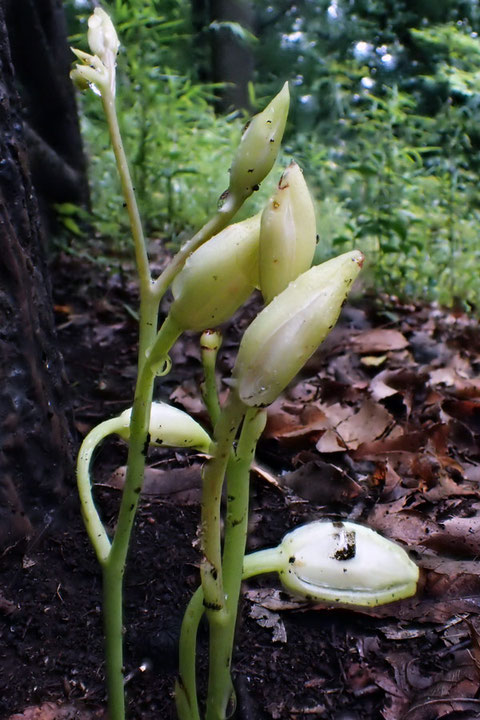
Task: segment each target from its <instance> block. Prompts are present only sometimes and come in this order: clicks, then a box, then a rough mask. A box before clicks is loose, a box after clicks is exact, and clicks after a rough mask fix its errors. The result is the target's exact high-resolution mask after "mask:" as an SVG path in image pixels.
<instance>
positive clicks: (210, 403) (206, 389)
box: [200, 330, 222, 427]
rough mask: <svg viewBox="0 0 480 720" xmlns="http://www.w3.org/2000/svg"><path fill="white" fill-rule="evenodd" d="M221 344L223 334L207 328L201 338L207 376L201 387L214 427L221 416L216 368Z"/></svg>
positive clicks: (204, 369) (203, 362)
mask: <svg viewBox="0 0 480 720" xmlns="http://www.w3.org/2000/svg"><path fill="white" fill-rule="evenodd" d="M221 344H222V336H221V334H220V332H219V331H218V330H205V331H204V332H203V333H202V337H201V338H200V351H201V355H202V365H203V372H204V376H205V378H204V381H203V383H202V388H201V389H202V397H203V402H204V403H205V407H206V408H207V411H208V414H209V416H210V420H211V422H212V425H213V426H214V427H215V425H216V424H217V422H218V418H219V417H220V401H219V399H218V390H217V379H216V377H215V368H216V361H217V355H218V351H219V349H220V346H221Z"/></svg>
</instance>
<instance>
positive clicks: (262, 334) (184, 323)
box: [72, 8, 418, 720]
mask: <svg viewBox="0 0 480 720" xmlns="http://www.w3.org/2000/svg"><path fill="white" fill-rule="evenodd" d="M88 41H89V45H90V49H91V53H85V52H82V51H80V50H74V52H75V54H76V56H77V58H78V59H79V61H80V63H79V64H78V65H77V66H76V68H75V69H74V70H73V71H72V78H73V79H74V81H75V82H76V84H77V85H79V86H80V87H81V88H85V87H91V88H93V89H94V90H95V91H96V93H97V94H99V95H100V97H101V101H102V105H103V111H104V113H105V117H106V120H107V125H108V129H109V133H110V137H111V142H112V147H113V152H114V154H115V159H116V163H117V167H118V171H119V177H120V182H121V187H122V192H123V198H124V202H125V205H126V209H127V212H128V217H129V222H130V226H131V230H132V237H133V242H134V247H135V258H136V266H137V272H138V279H139V288H140V308H139V348H138V375H137V382H136V388H135V395H134V401H133V406H132V407H131V408H129V409H127V410H125V411H124V412H123V413H121V414H120V415H119V416H118V417H115V418H112V419H110V420H106V421H104V422H102V423H100V425H98V426H97V427H95V428H94V429H93V430H92V431H91V432H90V433H89V434H88V435H87V437H86V438H85V440H84V441H83V443H82V446H81V448H80V452H79V456H78V473H77V474H78V488H79V494H80V501H81V509H82V514H83V518H84V521H85V526H86V529H87V532H88V535H89V538H90V541H91V543H92V545H93V547H94V550H95V553H96V556H97V559H98V561H99V563H100V565H101V568H102V573H103V615H104V628H105V653H106V674H107V689H108V699H109V715H110V719H111V720H123V718H124V717H125V698H124V688H123V684H124V683H123V641H122V638H123V606H122V592H123V575H124V571H125V565H126V559H127V552H128V547H129V541H130V535H131V531H132V528H133V524H134V518H135V513H136V509H137V506H138V502H139V497H140V493H141V489H142V483H143V476H144V469H145V459H146V454H147V451H148V446H149V445H150V444H157V443H159V444H163V445H169V446H173V447H193V448H196V449H199V450H201V451H202V452H207V453H208V454H209V456H210V457H209V459H208V460H207V462H206V463H205V466H204V470H203V476H202V478H203V497H202V512H201V551H202V559H201V565H200V576H201V585H200V587H199V589H198V590H197V592H196V593H195V594H194V596H193V598H192V600H191V602H190V604H189V606H188V608H187V610H186V613H185V618H184V621H183V625H182V631H181V638H180V648H179V676H178V680H177V683H176V703H177V711H178V717H179V718H180V720H200V717H201V714H200V705H199V702H198V698H197V689H196V635H197V629H198V623H199V621H200V618H201V616H202V615H203V613H205V614H206V616H207V620H208V624H209V632H210V643H209V646H210V657H209V678H208V691H207V698H206V709H205V714H204V717H205V720H225V718H226V717H227V715H229V713H230V710H231V708H232V707H233V705H232V703H233V702H234V692H233V684H232V680H231V674H230V668H231V662H232V649H233V639H234V631H235V623H236V617H237V606H238V600H239V594H240V585H241V581H242V577H249V576H252V575H254V574H257V573H259V572H271V571H276V572H278V573H279V576H280V578H281V580H282V582H283V583H284V584H285V586H286V587H287V589H289V590H290V591H292V592H294V593H295V594H300V595H303V596H305V597H307V598H308V597H310V598H317V599H318V598H320V599H325V600H329V601H330V600H334V601H337V602H345V603H357V604H366V605H372V604H379V603H382V602H389V601H392V600H396V599H399V598H402V597H406V596H408V595H411V594H412V593H413V592H414V591H415V587H416V582H417V578H418V570H417V568H416V566H415V565H414V564H413V563H412V562H411V561H410V560H409V558H408V556H407V555H406V553H405V552H404V551H403V550H402V549H401V548H399V547H397V546H395V545H394V544H393V543H391V542H389V541H387V540H385V539H383V538H380V536H378V535H376V534H375V533H373V531H370V530H367V529H365V528H361V527H359V526H356V525H352V524H342V523H320V524H314V526H310V527H309V526H306V529H305V528H304V529H299V530H296V531H294V533H291V534H290V535H287V536H286V538H285V539H284V541H283V543H282V544H281V546H280V547H279V548H278V549H277V550H276V551H274V550H270V551H263V552H262V553H258V554H254V555H252V556H247V557H245V546H246V536H247V518H248V489H249V470H250V465H251V462H252V460H253V457H254V453H255V448H256V444H257V441H258V439H259V437H260V435H261V433H262V431H263V428H264V425H265V419H266V413H265V409H264V407H265V406H266V405H268V404H269V403H271V402H273V400H275V398H276V397H278V395H279V394H280V393H281V392H282V391H283V390H284V388H285V387H286V386H287V384H288V383H289V382H290V381H291V380H292V379H293V378H294V377H295V375H296V374H297V372H298V371H299V370H300V369H301V368H302V366H303V365H304V364H305V362H306V361H307V360H308V358H309V357H310V356H311V354H312V353H313V352H314V351H315V349H316V348H317V346H318V345H319V344H320V343H321V342H322V341H323V339H324V338H325V337H326V336H327V335H328V333H329V332H330V330H331V328H332V327H333V326H334V324H335V322H336V320H337V318H338V315H339V313H340V310H341V307H342V304H343V302H344V301H345V299H346V297H347V295H348V292H349V290H350V287H351V285H352V284H353V282H354V280H355V278H356V276H357V275H358V273H359V271H360V269H361V266H362V264H363V255H362V253H360V252H359V251H355V250H354V251H350V252H347V253H344V254H343V255H340V256H338V257H335V258H332V259H331V260H329V261H327V262H326V263H323V264H321V265H318V266H315V267H310V265H311V262H312V258H313V254H314V249H315V222H314V213H313V204H312V200H311V197H310V195H309V192H308V189H307V187H306V184H305V181H304V179H303V176H302V174H301V171H300V169H299V168H298V166H297V165H295V164H292V165H290V166H289V167H288V168H287V170H286V171H285V172H284V174H283V175H282V178H281V180H280V182H279V184H278V188H277V190H276V192H275V193H274V195H273V196H272V198H271V199H270V200H269V202H268V204H267V207H266V209H265V210H264V212H263V213H262V215H261V217H260V216H259V215H256V216H253V217H251V218H248V219H247V220H243V221H242V222H238V223H235V224H229V223H231V221H232V219H233V217H234V216H235V214H236V213H237V211H238V210H239V209H240V208H241V206H242V205H243V203H244V202H245V201H246V200H247V199H248V198H249V197H250V196H251V195H252V193H253V192H254V191H255V190H257V189H258V186H259V184H260V183H261V182H262V181H263V179H264V178H265V177H266V175H267V174H268V173H269V172H270V170H271V168H272V166H273V164H274V162H275V160H276V157H277V154H278V150H279V146H280V141H281V138H282V135H283V132H284V128H285V123H286V118H287V112H288V105H289V91H288V86H287V84H285V85H284V87H283V88H282V90H281V91H280V92H279V93H278V95H277V96H276V97H275V98H274V99H273V100H272V101H271V102H270V103H269V105H268V106H267V107H266V108H265V110H263V112H261V113H259V114H258V115H256V116H255V117H254V118H253V119H252V121H251V122H250V124H249V125H248V127H247V128H246V130H245V131H244V133H243V136H242V139H241V142H240V145H239V147H238V149H237V151H236V154H235V155H234V158H233V161H232V163H231V167H230V183H229V187H228V189H227V190H226V191H225V192H224V193H223V194H222V196H221V198H220V202H219V206H218V209H217V211H216V212H215V213H214V215H213V216H212V218H211V219H210V220H209V221H208V222H207V223H206V224H205V225H204V226H203V227H202V229H201V230H199V231H198V232H197V233H196V234H195V235H194V236H193V237H192V238H191V239H190V240H188V241H187V242H186V243H185V244H184V245H183V247H182V248H181V249H180V251H179V252H178V253H177V255H175V256H174V257H173V259H172V260H171V262H170V264H169V265H168V266H167V267H166V269H165V270H164V271H163V272H162V273H161V275H159V276H158V277H156V278H153V277H152V275H151V270H150V267H149V262H148V256H147V250H146V243H145V238H144V234H143V229H142V224H141V221H140V214H139V210H138V206H137V201H136V196H135V193H134V191H133V185H132V180H131V177H130V173H129V168H128V163H127V158H126V154H125V151H124V147H123V143H122V138H121V135H120V129H119V124H118V119H117V114H116V106H115V91H116V84H115V65H116V56H117V53H118V49H119V41H118V37H117V34H116V31H115V28H114V26H113V24H112V22H111V20H110V18H109V16H108V15H107V14H106V13H105V12H104V11H103V10H101V9H99V8H97V9H96V10H95V12H94V14H93V15H92V16H91V17H90V19H89V30H88ZM170 285H171V286H172V293H173V302H172V304H171V307H170V310H169V312H168V315H167V317H166V319H165V320H164V321H163V322H162V323H161V324H160V327H157V324H158V314H159V306H160V302H161V299H162V297H163V296H164V294H165V292H166V290H167V288H168V287H169V286H170ZM257 287H259V288H260V290H261V291H262V293H263V295H264V298H265V301H266V305H265V307H264V309H263V310H261V312H260V313H259V314H258V315H257V317H256V318H255V319H254V320H253V322H252V323H251V325H250V326H249V327H248V329H247V331H246V332H245V334H244V336H243V339H242V341H241V343H240V348H239V351H238V355H237V359H236V363H235V367H234V370H233V373H232V381H231V390H230V394H229V396H228V398H227V400H226V401H225V403H224V404H223V406H222V405H221V403H220V401H219V397H218V394H217V388H216V382H215V358H216V353H217V351H218V348H219V345H220V342H221V337H220V334H219V332H218V331H217V330H215V329H214V330H212V328H216V327H217V326H218V325H219V324H221V323H222V322H224V321H225V320H227V319H228V318H229V317H230V316H231V315H232V314H233V312H235V310H236V309H237V308H238V307H240V305H242V303H243V302H244V301H245V300H246V299H247V298H248V296H249V295H250V294H251V293H252V291H253V290H254V289H255V288H257ZM186 330H195V331H199V332H202V335H201V341H200V342H201V351H202V360H203V364H204V370H205V384H204V388H203V396H204V400H205V405H206V407H207V409H208V411H209V414H210V418H211V421H212V427H213V436H212V437H210V435H209V434H208V433H207V432H206V430H205V429H204V428H202V427H201V426H200V425H199V424H198V423H197V422H196V421H195V420H193V419H192V418H191V417H189V416H188V415H187V414H186V413H184V412H182V411H180V410H178V409H176V408H173V407H171V406H169V405H167V404H165V403H163V402H158V401H154V400H153V394H154V381H155V378H156V376H158V375H164V374H166V373H167V372H168V371H169V369H170V365H171V362H170V359H169V354H168V353H169V351H170V349H171V347H172V346H173V344H174V343H175V342H176V340H177V339H178V337H179V336H180V335H181V334H182V332H184V331H186ZM112 433H116V434H118V435H119V436H120V437H122V438H123V439H124V440H125V441H126V442H127V443H128V459H127V472H126V479H125V485H124V489H123V492H122V499H121V504H120V510H119V513H118V517H117V522H116V528H115V531H114V533H113V536H112V537H110V535H109V533H108V532H107V530H106V528H105V526H104V524H103V522H102V519H101V516H100V513H99V511H98V509H97V507H96V505H95V502H94V498H93V492H92V483H91V474H90V468H91V462H92V457H93V453H94V451H95V448H96V447H97V446H98V444H99V443H100V442H101V441H102V440H103V439H104V438H105V437H106V436H108V435H110V434H112ZM225 483H226V485H227V504H226V511H225V515H224V518H225V528H224V536H223V543H222V532H221V528H222V522H221V520H222V508H221V496H222V489H223V486H224V484H225ZM325 553H327V560H326V561H325V562H322V561H319V556H322V555H324V554H325ZM372 559H373V564H372ZM367 561H368V562H367ZM347 576H348V577H350V576H351V577H352V580H351V581H350V580H347Z"/></svg>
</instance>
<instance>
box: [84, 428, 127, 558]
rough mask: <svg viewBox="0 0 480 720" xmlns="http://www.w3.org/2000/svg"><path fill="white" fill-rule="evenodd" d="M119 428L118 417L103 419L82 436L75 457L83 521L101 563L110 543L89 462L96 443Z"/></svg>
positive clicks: (106, 554)
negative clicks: (94, 492)
mask: <svg viewBox="0 0 480 720" xmlns="http://www.w3.org/2000/svg"><path fill="white" fill-rule="evenodd" d="M119 429H121V422H120V421H119V419H118V418H112V419H111V420H105V422H102V423H100V424H99V425H97V426H96V427H94V428H93V429H92V430H90V432H89V433H88V435H87V436H86V437H85V438H84V440H83V442H82V445H81V447H80V450H79V453H78V458H77V486H78V494H79V496H80V507H81V510H82V517H83V522H84V524H85V528H86V530H87V533H88V537H89V538H90V542H91V543H92V545H93V548H94V550H95V553H96V555H97V559H98V562H99V563H100V564H101V565H104V564H105V562H106V561H107V560H108V556H109V554H110V547H111V543H110V539H109V537H108V535H107V531H106V530H105V527H104V525H103V522H102V520H101V518H100V514H99V512H98V510H97V507H96V505H95V502H94V499H93V493H92V482H91V478H90V464H91V461H92V457H93V453H94V451H95V448H96V447H97V445H99V443H100V442H101V441H102V440H103V439H104V438H105V437H107V435H111V434H112V433H115V432H117V430H119Z"/></svg>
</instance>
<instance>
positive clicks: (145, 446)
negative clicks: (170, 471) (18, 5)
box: [142, 433, 151, 457]
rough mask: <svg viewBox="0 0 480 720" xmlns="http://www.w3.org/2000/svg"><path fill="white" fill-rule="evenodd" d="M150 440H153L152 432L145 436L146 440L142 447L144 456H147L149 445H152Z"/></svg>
mask: <svg viewBox="0 0 480 720" xmlns="http://www.w3.org/2000/svg"><path fill="white" fill-rule="evenodd" d="M150 440H151V436H150V433H147V437H146V438H145V442H144V443H143V448H142V455H143V456H144V457H146V456H147V453H148V446H149V445H150Z"/></svg>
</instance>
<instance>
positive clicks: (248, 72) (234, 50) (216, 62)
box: [192, 0, 255, 110]
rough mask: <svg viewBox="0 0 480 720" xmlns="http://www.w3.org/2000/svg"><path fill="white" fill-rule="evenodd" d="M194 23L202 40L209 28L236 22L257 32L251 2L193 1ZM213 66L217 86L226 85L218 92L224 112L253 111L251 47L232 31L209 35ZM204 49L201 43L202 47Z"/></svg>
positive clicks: (212, 74) (212, 70) (213, 76)
mask: <svg viewBox="0 0 480 720" xmlns="http://www.w3.org/2000/svg"><path fill="white" fill-rule="evenodd" d="M192 7H193V11H192V20H193V24H194V27H196V29H197V31H198V30H200V36H199V37H200V40H202V38H203V37H204V36H205V33H206V32H207V28H208V26H209V24H210V23H211V22H213V21H217V22H220V23H221V22H236V23H239V24H240V25H242V26H243V27H244V28H246V29H247V30H249V31H250V32H254V27H255V13H254V9H253V5H252V3H251V2H249V0H193V4H192ZM209 37H210V49H211V63H210V68H211V70H210V77H209V79H210V80H212V81H213V82H220V83H226V86H225V88H223V89H222V90H219V91H218V94H219V105H220V107H221V109H222V110H231V109H232V108H245V109H249V105H250V102H249V97H248V83H249V82H250V80H252V77H253V70H254V58H253V53H252V50H251V48H250V47H249V45H247V44H246V43H245V42H242V41H240V40H238V39H237V38H236V37H235V35H234V34H233V33H232V31H231V30H229V29H228V27H223V28H220V29H218V30H215V31H214V30H211V29H210V31H209ZM200 47H201V43H200Z"/></svg>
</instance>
